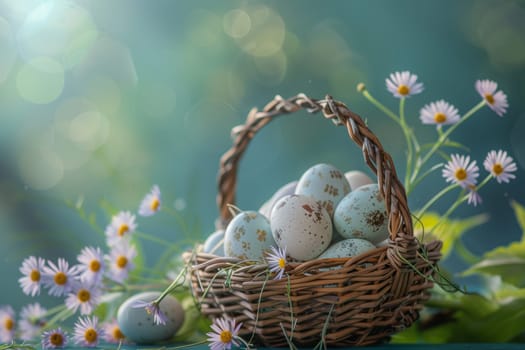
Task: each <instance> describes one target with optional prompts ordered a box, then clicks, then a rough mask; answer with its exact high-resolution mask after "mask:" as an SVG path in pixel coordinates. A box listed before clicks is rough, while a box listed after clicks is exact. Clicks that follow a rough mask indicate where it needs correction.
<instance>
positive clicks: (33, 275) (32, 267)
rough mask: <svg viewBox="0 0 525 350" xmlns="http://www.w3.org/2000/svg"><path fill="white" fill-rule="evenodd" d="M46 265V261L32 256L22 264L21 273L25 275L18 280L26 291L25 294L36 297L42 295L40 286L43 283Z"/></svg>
mask: <svg viewBox="0 0 525 350" xmlns="http://www.w3.org/2000/svg"><path fill="white" fill-rule="evenodd" d="M44 265H45V260H44V259H42V258H40V257H39V258H37V257H34V256H30V257H29V258H27V259H25V260H24V261H23V262H22V266H21V267H20V272H21V273H22V274H23V275H24V277H21V278H19V279H18V283H20V287H22V290H23V291H24V294H27V295H31V296H32V297H34V296H35V295H38V294H40V285H41V282H42V269H43V267H44Z"/></svg>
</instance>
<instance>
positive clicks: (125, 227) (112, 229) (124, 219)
mask: <svg viewBox="0 0 525 350" xmlns="http://www.w3.org/2000/svg"><path fill="white" fill-rule="evenodd" d="M136 229H137V224H136V223H135V215H133V214H131V213H130V212H129V211H122V212H120V213H118V214H117V215H115V216H113V217H112V218H111V223H110V224H109V225H108V226H107V227H106V238H107V243H108V245H109V246H110V247H111V246H114V245H115V244H117V243H118V242H120V241H122V240H123V239H126V238H128V237H129V235H131V234H132V233H133V231H135V230H136Z"/></svg>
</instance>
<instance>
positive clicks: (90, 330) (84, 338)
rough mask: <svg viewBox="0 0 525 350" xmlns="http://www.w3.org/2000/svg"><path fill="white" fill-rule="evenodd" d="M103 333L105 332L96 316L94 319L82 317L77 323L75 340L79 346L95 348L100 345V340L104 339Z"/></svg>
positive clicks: (74, 332) (74, 334) (74, 333)
mask: <svg viewBox="0 0 525 350" xmlns="http://www.w3.org/2000/svg"><path fill="white" fill-rule="evenodd" d="M103 333H104V331H103V329H102V328H101V327H100V326H99V325H98V318H97V317H96V316H93V317H92V318H88V317H84V318H82V317H81V318H79V319H78V321H77V322H76V323H75V329H74V331H73V340H74V342H75V344H77V345H80V346H83V347H89V348H93V347H96V346H97V345H98V342H99V341H100V338H102V337H103Z"/></svg>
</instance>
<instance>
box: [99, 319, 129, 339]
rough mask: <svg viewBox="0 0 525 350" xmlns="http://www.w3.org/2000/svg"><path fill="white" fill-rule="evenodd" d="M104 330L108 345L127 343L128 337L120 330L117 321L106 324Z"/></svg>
mask: <svg viewBox="0 0 525 350" xmlns="http://www.w3.org/2000/svg"><path fill="white" fill-rule="evenodd" d="M102 328H103V329H104V334H103V337H104V340H105V341H107V342H108V343H112V344H118V343H120V342H124V341H125V339H126V336H125V335H124V333H122V331H121V330H120V327H119V325H118V322H117V320H115V319H113V320H111V321H109V322H106V323H104V324H103V326H102Z"/></svg>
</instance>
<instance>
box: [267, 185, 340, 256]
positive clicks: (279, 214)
mask: <svg viewBox="0 0 525 350" xmlns="http://www.w3.org/2000/svg"><path fill="white" fill-rule="evenodd" d="M270 222H271V227H272V235H273V238H274V239H275V241H276V242H277V245H278V246H279V247H281V248H286V252H287V254H288V255H289V256H290V257H292V258H294V259H297V260H300V261H305V260H309V259H315V258H316V257H317V256H319V255H320V254H321V253H322V252H323V251H324V250H325V249H326V248H327V247H328V246H329V245H330V242H331V240H332V220H331V219H330V215H329V214H328V212H327V211H326V209H325V208H324V207H323V206H321V204H320V203H319V202H317V201H316V200H315V199H314V198H312V197H310V196H304V195H296V194H294V195H289V196H285V197H283V198H281V199H280V200H279V201H278V202H277V203H276V204H275V206H274V208H273V210H272V214H271V218H270Z"/></svg>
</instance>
